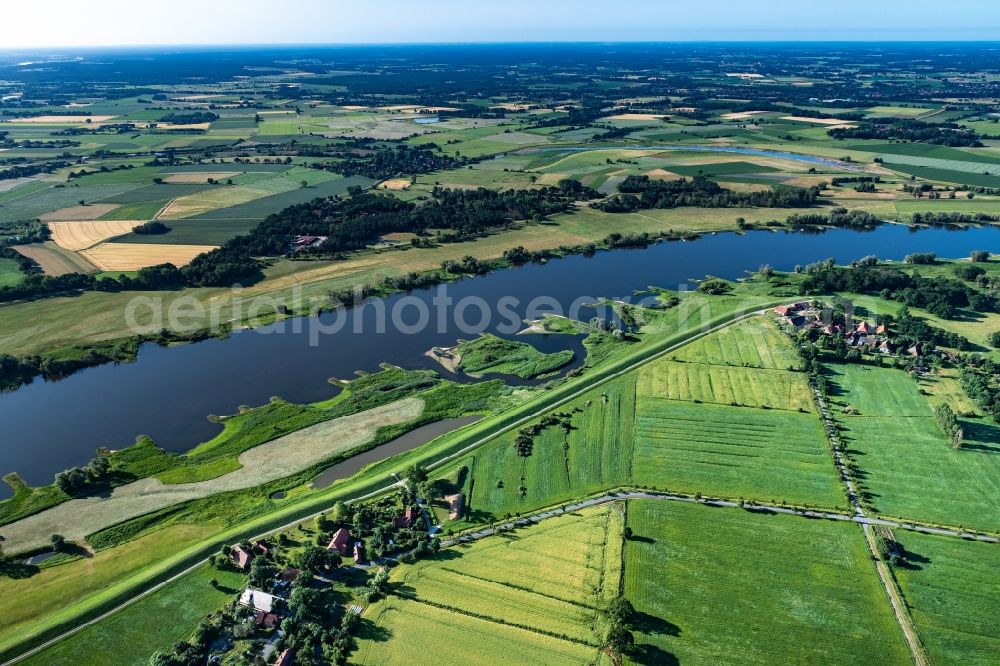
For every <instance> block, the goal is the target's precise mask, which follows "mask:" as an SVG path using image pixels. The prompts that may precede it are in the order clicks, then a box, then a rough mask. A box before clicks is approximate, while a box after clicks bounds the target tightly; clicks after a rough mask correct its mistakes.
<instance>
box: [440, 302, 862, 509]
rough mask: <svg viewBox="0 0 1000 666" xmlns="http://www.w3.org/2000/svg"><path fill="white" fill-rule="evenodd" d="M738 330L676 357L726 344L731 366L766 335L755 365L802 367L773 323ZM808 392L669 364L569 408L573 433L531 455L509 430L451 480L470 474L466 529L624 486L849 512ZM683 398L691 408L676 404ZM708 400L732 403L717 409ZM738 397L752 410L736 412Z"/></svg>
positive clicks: (729, 370) (777, 379)
mask: <svg viewBox="0 0 1000 666" xmlns="http://www.w3.org/2000/svg"><path fill="white" fill-rule="evenodd" d="M658 325H660V324H652V326H658ZM733 329H735V330H728V329H727V330H725V331H724V332H722V333H720V334H713V335H712V336H708V337H707V338H705V339H704V340H702V341H699V342H696V343H695V344H694V345H692V348H691V349H689V348H688V347H683V348H681V349H680V350H677V352H674V353H673V354H676V355H688V356H690V357H693V358H701V357H704V354H705V353H707V351H709V350H712V349H716V348H721V347H724V348H725V349H727V350H728V351H727V354H726V355H723V359H727V358H728V359H729V360H731V361H733V362H736V361H738V360H739V359H742V358H749V356H748V355H749V354H750V350H749V347H748V345H749V344H750V341H751V340H753V339H755V338H758V339H761V340H763V341H765V342H767V346H766V347H765V346H761V348H760V349H759V350H758V351H757V352H756V354H754V355H753V356H752V358H753V359H754V360H755V362H759V363H761V364H768V365H784V366H787V365H788V364H794V363H797V362H798V360H797V358H796V357H795V356H794V350H793V349H791V347H790V343H789V341H788V340H787V338H785V337H784V335H783V334H781V333H780V332H778V331H777V329H775V328H774V326H773V324H771V323H770V322H767V321H764V322H763V323H762V322H761V321H758V320H757V319H754V320H753V321H750V322H745V323H741V324H739V325H737V326H734V327H733ZM673 354H672V355H673ZM678 368H679V369H680V370H681V371H685V372H686V371H688V370H689V369H692V368H693V369H695V370H696V371H697V372H696V373H688V374H685V375H683V377H684V378H685V379H691V378H692V377H693V378H696V379H699V380H702V383H701V384H697V385H696V383H694V382H690V381H689V382H688V383H687V384H682V383H681V382H680V381H677V377H676V376H675V375H676V374H678V373H677V372H676V369H678ZM808 390H809V389H808V386H807V384H806V383H805V375H804V374H802V373H798V372H791V371H788V370H777V369H755V368H747V367H743V366H736V365H712V364H699V363H680V362H673V361H669V360H660V361H656V362H654V363H652V364H648V365H645V366H643V367H642V368H640V369H639V370H637V371H636V372H633V373H630V374H629V375H628V376H626V377H624V378H621V379H616V380H614V381H613V382H610V383H608V384H605V385H603V386H601V387H600V388H598V389H594V390H592V391H590V392H588V393H587V394H585V395H583V396H581V397H580V398H578V399H575V400H573V402H572V403H570V404H569V405H567V406H565V407H563V408H561V409H560V410H559V412H558V413H561V414H564V415H567V416H568V418H569V419H570V423H571V429H570V430H569V431H568V432H565V431H564V430H563V429H562V428H561V427H559V426H553V427H549V428H546V429H545V430H543V431H542V433H541V434H539V435H538V436H537V437H536V438H535V441H534V446H533V449H532V454H531V455H530V456H527V457H520V456H518V455H516V452H515V450H514V438H515V435H516V433H508V434H506V435H503V436H501V437H498V438H496V439H495V440H493V441H492V442H490V443H488V444H486V445H484V446H483V447H481V448H479V449H477V450H476V451H474V452H471V453H470V454H469V455H468V456H466V457H465V458H464V459H462V460H461V461H457V462H456V463H455V464H454V465H453V466H450V467H448V468H447V469H445V470H443V471H442V476H447V475H448V474H452V473H453V472H454V471H455V470H456V469H458V468H460V467H465V468H466V472H467V473H466V474H465V475H463V479H464V480H463V484H462V490H464V491H465V493H466V495H467V498H468V503H469V507H470V511H469V513H468V515H467V516H466V517H465V519H464V521H466V522H471V523H476V522H481V521H486V520H490V519H492V518H496V517H502V516H504V515H507V514H516V513H523V512H525V511H529V510H531V509H533V508H536V507H540V506H546V505H549V504H553V503H556V502H562V501H566V500H569V499H572V498H574V497H580V496H582V495H585V494H590V493H596V492H599V491H601V490H605V489H610V488H613V487H617V486H623V485H624V486H628V485H645V486H655V487H658V488H664V489H670V490H675V491H683V492H689V493H692V494H693V493H695V492H703V493H706V494H717V495H723V496H727V497H733V498H737V497H741V496H742V497H746V498H748V499H751V498H752V499H757V500H761V501H771V500H775V501H778V502H780V501H782V500H785V501H788V502H792V503H796V504H811V505H822V506H827V507H837V506H844V505H845V502H846V500H845V498H844V496H843V492H842V490H841V489H840V485H839V482H838V479H837V476H836V473H835V469H834V466H833V461H832V458H831V454H830V451H829V447H828V445H827V442H826V437H825V434H824V432H823V428H822V424H821V422H820V420H819V417H818V415H817V414H816V413H815V409H814V407H813V405H812V402H811V399H810V396H809V393H808ZM680 394H683V397H684V398H685V399H684V400H677V399H670V398H671V397H673V398H676V397H679V396H680ZM699 396H701V397H699ZM734 396H736V397H735V398H734ZM696 399H698V400H704V401H703V402H701V403H699V402H695V400H696ZM709 399H711V400H714V401H716V402H723V403H724V404H708V401H709ZM733 400H739V401H742V403H743V404H752V405H754V406H753V407H734V406H731V405H730V404H729V402H731V401H733ZM762 405H769V406H771V407H776V406H777V407H784V409H777V408H771V409H765V408H762V407H760V406H762ZM800 408H801V409H802V410H803V411H798V410H799V409H800Z"/></svg>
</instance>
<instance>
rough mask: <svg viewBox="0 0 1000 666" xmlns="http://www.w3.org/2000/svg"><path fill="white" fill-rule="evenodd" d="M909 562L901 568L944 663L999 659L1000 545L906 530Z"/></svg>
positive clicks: (932, 647) (932, 648)
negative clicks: (999, 546) (999, 547)
mask: <svg viewBox="0 0 1000 666" xmlns="http://www.w3.org/2000/svg"><path fill="white" fill-rule="evenodd" d="M895 536H896V539H897V540H898V541H899V543H900V544H901V545H902V546H903V548H904V549H905V550H906V552H907V559H908V560H909V562H908V563H907V564H905V565H903V566H897V567H896V568H895V575H896V579H897V580H898V581H899V586H900V588H901V589H902V592H903V597H904V598H905V599H906V602H907V604H908V605H909V606H910V615H911V616H912V617H913V620H914V622H915V623H916V626H917V631H918V633H919V634H920V639H921V641H922V642H923V644H924V646H925V647H926V648H927V652H928V653H929V656H930V658H931V661H932V663H938V664H983V665H984V666H985V665H986V664H995V663H996V657H997V654H1000V573H998V572H1000V549H998V548H997V546H996V545H994V544H987V543H978V542H969V541H962V540H960V539H953V538H946V537H940V536H933V535H929V534H919V533H916V532H903V531H901V530H896V532H895Z"/></svg>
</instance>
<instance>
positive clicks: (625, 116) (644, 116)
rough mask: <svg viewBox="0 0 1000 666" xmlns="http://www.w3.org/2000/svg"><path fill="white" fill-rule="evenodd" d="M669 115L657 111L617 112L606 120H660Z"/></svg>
mask: <svg viewBox="0 0 1000 666" xmlns="http://www.w3.org/2000/svg"><path fill="white" fill-rule="evenodd" d="M669 117H670V116H666V115H663V114H659V113H619V114H617V115H614V116H608V117H607V120H660V119H662V118H669Z"/></svg>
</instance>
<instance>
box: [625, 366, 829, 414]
mask: <svg viewBox="0 0 1000 666" xmlns="http://www.w3.org/2000/svg"><path fill="white" fill-rule="evenodd" d="M638 391H639V395H640V396H650V397H659V398H668V399H670V400H689V401H692V402H709V403H715V404H720V405H732V406H740V407H762V408H765V409H783V410H792V411H798V412H811V411H815V408H814V406H813V398H812V395H811V394H810V389H809V384H808V381H807V380H806V375H805V373H802V372H789V371H787V370H770V369H766V370H765V369H751V368H743V367H737V366H731V365H714V364H710V363H675V362H672V361H658V362H656V363H652V364H650V365H648V366H646V367H645V368H643V369H642V371H641V372H640V373H639V388H638Z"/></svg>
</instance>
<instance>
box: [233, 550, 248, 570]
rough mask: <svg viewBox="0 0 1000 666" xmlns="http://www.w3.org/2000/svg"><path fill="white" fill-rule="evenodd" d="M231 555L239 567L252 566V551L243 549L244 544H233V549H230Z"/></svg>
mask: <svg viewBox="0 0 1000 666" xmlns="http://www.w3.org/2000/svg"><path fill="white" fill-rule="evenodd" d="M229 557H230V558H232V560H233V564H235V565H236V567H237V568H239V569H246V568H247V567H248V566H250V553H248V552H247V551H245V550H243V546H233V549H232V550H231V551H229Z"/></svg>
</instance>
